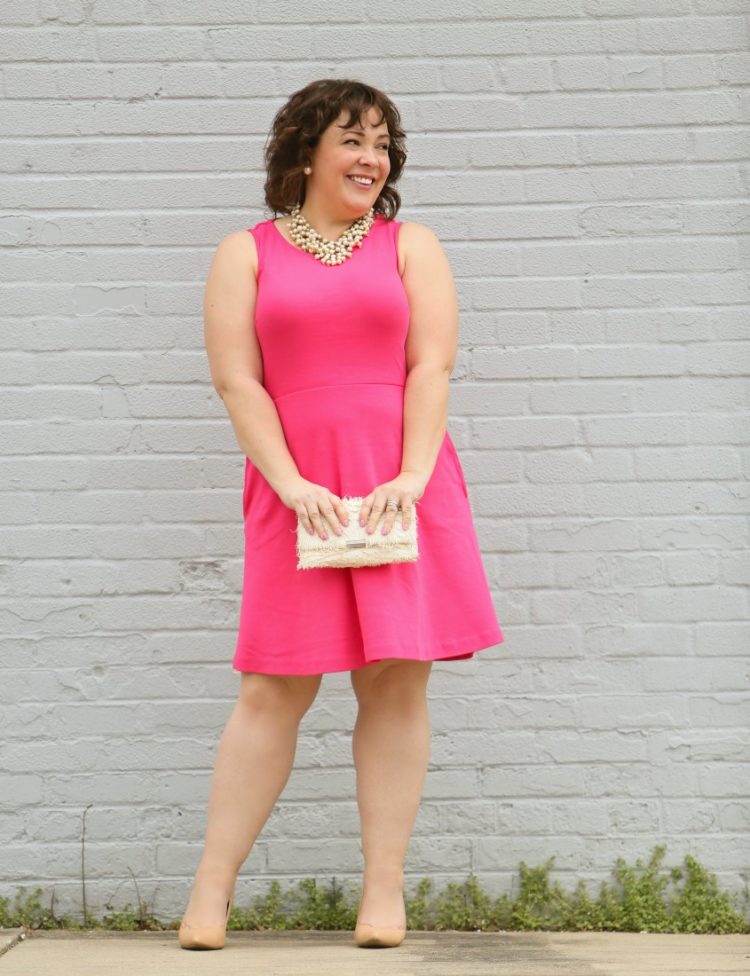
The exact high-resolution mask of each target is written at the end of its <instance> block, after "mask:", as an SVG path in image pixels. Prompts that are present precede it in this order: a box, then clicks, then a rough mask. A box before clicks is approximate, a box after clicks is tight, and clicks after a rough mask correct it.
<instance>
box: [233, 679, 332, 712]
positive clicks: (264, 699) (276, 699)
mask: <svg viewBox="0 0 750 976" xmlns="http://www.w3.org/2000/svg"><path fill="white" fill-rule="evenodd" d="M322 677H323V676H322V675H321V674H259V673H257V672H255V671H253V672H248V671H246V672H243V673H242V675H241V678H240V690H239V694H238V696H237V697H238V701H239V702H240V704H242V705H245V706H247V707H249V708H252V709H253V711H255V712H269V713H270V714H272V715H278V714H279V713H280V712H289V713H291V714H292V715H293V716H295V715H296V716H297V717H298V718H301V717H302V716H303V715H304V714H305V712H306V711H307V709H308V708H309V707H310V705H312V703H313V701H315V696H316V695H317V693H318V689H319V687H320V683H321V680H322Z"/></svg>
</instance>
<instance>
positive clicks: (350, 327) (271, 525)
mask: <svg viewBox="0 0 750 976" xmlns="http://www.w3.org/2000/svg"><path fill="white" fill-rule="evenodd" d="M399 227H400V221H395V220H389V219H387V218H386V217H385V216H384V215H382V214H376V216H375V221H374V223H373V225H372V228H371V229H370V233H369V234H368V235H367V236H366V237H365V238H364V240H363V242H362V246H361V247H355V248H354V251H353V253H352V255H351V257H349V258H348V259H347V260H345V261H344V262H343V263H341V264H339V265H333V266H327V265H323V264H321V263H320V261H318V260H316V259H315V258H314V257H313V256H312V255H311V254H308V253H307V252H305V251H302V250H301V249H299V248H297V247H296V246H295V245H294V244H292V243H291V241H288V240H287V239H286V238H285V237H284V235H283V234H282V233H281V231H280V230H279V229H278V227H277V226H276V225H275V224H274V222H273V219H269V220H264V221H261V222H260V223H257V224H255V225H254V226H253V227H250V228H248V230H249V232H250V233H252V235H253V237H254V239H255V242H256V245H257V251H258V275H257V280H258V290H257V298H256V309H255V330H256V334H257V337H258V342H259V345H260V348H261V352H262V356H263V386H264V388H265V389H266V391H267V392H268V394H269V395H270V397H271V398H272V399H273V401H274V404H275V406H276V410H277V411H278V414H279V419H280V421H281V425H282V428H283V432H284V437H285V440H286V444H287V447H288V449H289V452H290V454H291V455H292V457H293V458H294V461H295V463H296V465H297V468H298V469H299V472H300V474H301V475H302V477H303V478H306V479H307V480H309V481H313V482H315V483H316V484H320V485H324V486H325V487H326V488H328V489H329V490H330V491H332V492H333V493H335V494H336V495H338V496H339V497H340V498H342V497H344V496H345V495H350V496H353V495H363V496H364V495H368V494H369V493H370V492H371V491H372V490H373V489H374V488H375V487H376V485H378V484H381V483H382V482H384V481H389V480H390V479H392V478H395V477H396V476H397V475H398V473H399V471H400V468H401V454H402V446H403V436H402V435H403V416H404V385H405V383H406V374H407V371H406V358H405V348H404V343H405V340H406V334H407V330H408V326H409V318H410V313H409V302H408V298H407V295H406V292H405V290H404V286H403V282H402V280H401V277H400V275H399V272H398V255H397V240H398V236H397V235H398V230H399ZM416 508H417V519H418V522H417V535H418V546H419V558H418V559H417V561H416V562H413V563H390V564H385V565H380V566H359V567H356V568H331V567H326V568H322V567H321V568H315V569H304V570H298V569H297V553H296V530H297V514H296V512H295V511H294V510H293V509H291V508H288V507H287V506H286V505H284V504H283V502H282V501H281V499H280V498H279V497H278V495H277V494H276V492H275V491H274V490H273V489H272V488H271V486H270V485H269V484H268V482H267V481H266V479H265V478H264V477H263V475H262V474H261V472H260V471H259V470H258V469H257V468H256V467H255V466H254V465H253V464H252V462H251V461H250V459H249V458H246V462H245V482H244V488H243V494H242V512H243V518H244V526H245V559H244V575H243V583H242V600H241V607H240V624H239V633H238V636H237V643H236V649H235V653H234V660H233V662H232V666H233V668H234V669H236V670H237V671H254V672H259V673H262V674H299V675H302V674H323V673H325V672H331V671H345V670H351V669H355V668H361V667H364V666H365V665H367V664H371V663H374V662H376V661H380V660H383V659H385V658H402V659H409V660H418V661H428V660H432V661H434V660H449V661H453V660H459V659H464V658H470V657H473V655H474V652H475V651H477V650H480V649H482V648H487V647H492V646H494V645H496V644H499V643H501V642H502V641H503V640H504V637H503V634H502V631H501V630H500V626H499V623H498V620H497V617H496V615H495V610H494V607H493V603H492V598H491V595H490V591H489V586H488V581H487V576H486V573H485V569H484V565H483V563H482V557H481V553H480V550H479V545H478V541H477V537H476V534H475V530H474V525H473V522H472V513H471V507H470V502H469V496H468V491H467V487H466V481H465V479H464V475H463V471H462V468H461V463H460V461H459V458H458V455H457V453H456V448H455V446H454V444H453V441H452V440H451V438H450V435H449V434H448V433H447V432H446V434H445V437H444V440H443V442H442V444H441V447H440V452H439V454H438V457H437V462H436V464H435V468H434V470H433V473H432V475H431V477H430V480H429V482H428V483H427V486H426V488H425V491H424V494H423V495H422V497H421V498H420V499H419V500H418V501H417V503H416ZM400 517H401V513H400V512H399V513H397V518H400ZM328 531H329V534H330V531H331V530H330V529H329V530H328Z"/></svg>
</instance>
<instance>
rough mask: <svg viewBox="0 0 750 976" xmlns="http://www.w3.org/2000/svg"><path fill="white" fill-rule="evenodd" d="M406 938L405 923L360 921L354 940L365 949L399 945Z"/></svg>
mask: <svg viewBox="0 0 750 976" xmlns="http://www.w3.org/2000/svg"><path fill="white" fill-rule="evenodd" d="M361 907H362V904H361V902H360V908H361ZM405 938H406V926H405V925H398V926H396V925H371V924H370V922H359V921H358V922H357V925H356V927H355V929H354V941H355V942H356V944H357V945H358V946H360V947H361V948H363V949H385V948H390V947H392V946H398V945H401V943H402V942H403V941H404V939H405Z"/></svg>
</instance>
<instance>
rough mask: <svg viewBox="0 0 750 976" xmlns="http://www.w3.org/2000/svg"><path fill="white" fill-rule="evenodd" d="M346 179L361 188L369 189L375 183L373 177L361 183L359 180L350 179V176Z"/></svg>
mask: <svg viewBox="0 0 750 976" xmlns="http://www.w3.org/2000/svg"><path fill="white" fill-rule="evenodd" d="M346 179H347V180H349V182H350V183H353V184H354V185H355V186H361V187H362V189H363V190H369V189H370V187H371V186H374V184H375V180H374V178H373V179H372V180H371V181H370V182H369V183H362V182H360V181H359V180H355V179H352V177H351V176H347V177H346Z"/></svg>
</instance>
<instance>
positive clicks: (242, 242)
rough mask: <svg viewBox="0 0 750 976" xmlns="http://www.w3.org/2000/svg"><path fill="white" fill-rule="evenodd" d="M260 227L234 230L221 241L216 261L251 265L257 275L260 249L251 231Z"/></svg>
mask: <svg viewBox="0 0 750 976" xmlns="http://www.w3.org/2000/svg"><path fill="white" fill-rule="evenodd" d="M258 226H259V225H258V224H255V225H254V226H253V227H246V228H242V229H239V230H232V231H230V232H229V233H228V234H226V235H225V236H224V237H223V238H222V239H221V240H220V241H219V244H218V246H217V248H216V255H215V259H218V260H219V261H222V262H226V263H227V264H233V265H237V264H240V263H242V264H244V265H245V266H247V264H248V263H249V264H250V266H251V267H252V269H253V272H254V273H256V274H257V270H258V248H257V246H256V243H255V238H254V237H253V235H252V233H251V231H253V230H255V228H256V227H258Z"/></svg>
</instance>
